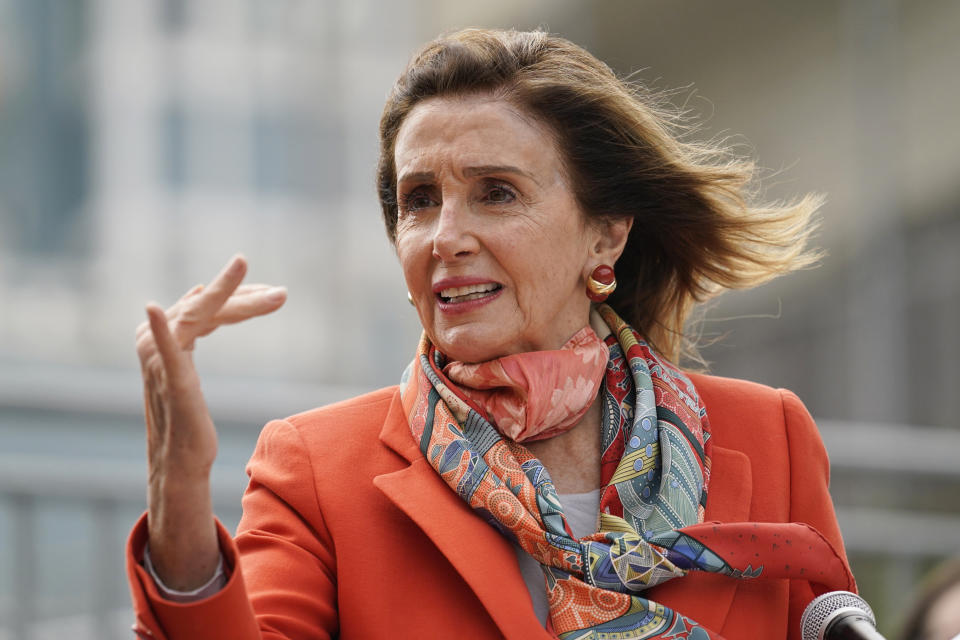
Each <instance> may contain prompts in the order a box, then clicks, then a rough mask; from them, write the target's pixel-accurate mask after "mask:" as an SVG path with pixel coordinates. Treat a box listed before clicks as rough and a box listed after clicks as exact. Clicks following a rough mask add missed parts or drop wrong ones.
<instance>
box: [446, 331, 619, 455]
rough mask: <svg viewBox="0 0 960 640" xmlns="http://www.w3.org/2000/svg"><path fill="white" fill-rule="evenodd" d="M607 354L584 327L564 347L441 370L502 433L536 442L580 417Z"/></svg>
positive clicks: (594, 391)
mask: <svg viewBox="0 0 960 640" xmlns="http://www.w3.org/2000/svg"><path fill="white" fill-rule="evenodd" d="M609 353H610V352H609V350H608V349H607V345H605V344H604V343H603V341H602V340H601V339H600V338H598V337H597V334H596V333H594V332H593V329H591V328H590V327H589V326H586V327H584V328H583V329H581V330H580V331H578V332H577V333H576V334H575V335H574V336H573V337H572V338H570V340H568V341H567V343H566V344H564V345H563V346H562V347H561V348H560V349H556V350H550V351H529V352H526V353H517V354H513V355H509V356H504V357H502V358H497V359H495V360H488V361H487V362H481V363H478V364H464V363H463V362H457V361H453V362H449V363H447V365H446V366H445V367H444V368H443V373H444V374H446V376H447V377H448V378H449V379H450V380H451V381H452V382H454V383H456V384H457V385H458V386H459V390H460V391H461V392H462V393H463V395H464V396H466V398H467V399H468V400H470V401H472V403H473V404H474V405H475V406H476V407H477V408H479V409H480V411H481V413H482V415H483V416H484V417H485V418H487V420H489V421H490V422H491V423H493V425H494V426H496V428H497V429H498V430H499V431H500V433H502V434H503V435H505V436H506V437H508V438H510V439H511V440H513V441H514V442H525V441H534V440H542V439H544V438H551V437H553V436H555V435H559V434H561V433H563V432H565V431H568V430H569V429H571V428H572V427H574V426H575V425H576V424H577V423H578V422H579V421H580V418H582V417H583V415H584V414H585V413H586V412H587V409H589V408H590V405H591V404H593V402H594V400H596V398H597V391H598V390H599V389H600V383H601V382H603V373H604V371H605V370H606V368H607V358H608V357H609Z"/></svg>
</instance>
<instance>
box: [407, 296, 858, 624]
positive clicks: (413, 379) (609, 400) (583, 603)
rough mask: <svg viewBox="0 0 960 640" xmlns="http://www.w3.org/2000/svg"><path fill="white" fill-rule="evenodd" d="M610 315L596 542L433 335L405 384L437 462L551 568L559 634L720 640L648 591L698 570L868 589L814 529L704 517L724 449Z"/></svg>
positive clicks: (679, 380) (693, 402)
mask: <svg viewBox="0 0 960 640" xmlns="http://www.w3.org/2000/svg"><path fill="white" fill-rule="evenodd" d="M597 312H598V313H599V316H600V318H602V323H598V322H597V321H596V320H597V319H596V318H594V319H593V321H592V322H591V324H593V325H595V326H596V325H598V324H599V325H600V326H601V327H602V325H603V324H605V325H606V326H607V327H608V332H609V333H607V332H605V334H606V335H604V334H600V333H599V332H598V335H600V337H601V338H604V339H605V342H606V344H607V346H608V348H609V350H610V358H609V361H608V363H607V370H606V375H605V379H604V384H603V386H602V390H601V393H602V394H603V397H602V402H603V406H602V415H603V426H602V430H603V431H602V454H601V461H600V462H601V483H602V485H601V486H602V492H601V498H600V514H599V519H598V521H599V531H598V532H597V533H594V534H591V535H589V536H585V537H583V538H580V539H577V538H574V537H573V534H572V533H571V531H570V528H569V527H568V526H567V522H566V519H565V517H564V515H563V507H562V505H561V504H560V501H559V499H558V497H557V493H556V490H555V489H554V486H553V482H552V481H551V479H550V475H549V473H547V470H546V469H545V468H544V467H543V465H542V464H541V463H540V461H539V460H537V459H536V458H535V457H534V456H533V455H532V454H531V453H530V452H529V451H528V450H527V449H526V448H525V447H523V446H522V445H520V444H518V443H516V442H514V441H512V440H509V439H507V438H505V437H503V436H502V435H501V434H500V433H499V432H498V431H497V429H496V428H495V427H494V426H493V425H492V424H490V422H488V421H487V420H486V419H485V418H484V417H483V416H482V415H481V414H480V413H479V412H478V411H476V410H475V409H474V408H472V407H471V406H470V404H469V403H468V402H467V400H466V399H465V396H464V394H463V393H462V392H461V391H460V390H458V389H457V388H456V387H455V386H454V385H453V384H452V383H451V382H450V381H449V380H448V379H447V378H446V377H445V376H444V375H443V367H444V365H445V364H446V358H445V357H444V356H443V354H441V353H440V352H439V351H437V350H436V348H435V347H434V346H433V345H432V344H431V343H430V341H429V340H428V339H427V338H426V336H424V337H423V338H422V339H421V341H420V346H419V348H418V350H417V357H416V358H415V359H414V361H413V363H411V366H410V367H409V368H408V369H407V371H406V372H405V373H404V379H403V381H402V383H401V396H402V399H403V405H404V409H405V410H406V414H407V419H408V421H409V423H410V430H411V432H412V434H413V437H414V439H415V440H416V441H417V442H418V443H419V444H420V450H421V451H422V452H423V454H424V456H425V457H426V458H427V460H428V461H429V462H430V464H431V465H432V466H433V468H434V469H436V471H437V473H439V474H440V476H441V477H442V478H443V480H444V481H445V482H446V483H447V484H448V485H449V486H450V488H451V489H453V490H454V491H455V492H456V493H457V494H458V495H459V496H460V497H461V498H462V499H463V500H464V501H466V502H467V504H469V505H470V506H471V507H472V508H473V509H474V511H475V512H476V513H477V514H478V515H479V516H481V517H482V518H484V519H485V520H486V521H488V522H489V523H490V524H491V525H493V526H494V527H496V528H497V529H498V530H499V531H500V532H501V533H502V534H503V535H504V536H505V537H506V538H507V539H509V540H510V541H511V542H514V543H516V544H517V545H519V546H520V547H521V548H522V549H523V550H524V551H526V552H527V553H529V554H530V555H531V556H532V557H533V558H534V559H535V560H537V561H538V562H539V563H540V565H541V568H542V569H543V573H544V578H545V580H546V585H547V595H548V601H549V606H550V615H549V620H548V623H547V628H548V630H550V631H552V632H553V633H554V634H555V635H557V636H558V637H559V638H563V639H565V640H567V639H570V640H573V639H576V640H580V639H596V638H600V637H616V638H621V639H628V638H630V639H641V638H664V639H666V638H670V639H679V638H720V637H721V636H720V635H718V634H717V633H716V632H714V631H711V630H709V629H705V628H704V627H702V626H701V625H699V624H697V623H696V622H695V621H693V620H691V619H689V618H687V617H685V616H683V615H682V614H680V613H678V612H676V611H673V610H671V609H669V608H668V607H665V606H663V605H660V604H658V603H656V602H653V601H652V600H648V599H646V598H644V597H643V595H642V594H643V591H644V590H645V589H647V588H649V587H652V586H654V585H657V584H660V583H662V582H665V581H667V580H670V579H672V578H677V577H681V576H684V575H686V574H687V573H688V572H689V571H691V570H698V571H708V572H711V573H719V574H723V575H727V576H730V577H731V578H741V579H753V578H802V579H809V578H810V577H811V576H817V579H816V580H814V581H815V582H818V583H819V584H820V585H821V586H822V587H824V588H825V589H850V590H853V589H855V588H856V587H855V583H854V580H853V576H852V575H851V574H850V572H849V569H848V568H847V565H846V563H845V562H844V561H843V559H842V557H841V556H840V555H839V554H838V553H837V552H836V551H835V550H834V549H833V548H832V546H831V545H830V543H829V542H828V541H827V540H826V539H825V538H824V537H823V536H822V535H821V534H820V533H819V532H817V531H816V530H815V529H813V528H812V527H810V526H809V525H805V524H800V523H791V524H785V523H753V522H743V523H706V522H703V514H704V507H705V505H706V502H707V488H708V486H709V482H710V448H711V447H710V428H709V422H708V420H707V414H706V411H705V409H704V406H703V404H702V402H700V399H699V397H698V396H697V393H696V389H694V387H693V384H692V383H691V382H690V380H689V379H688V378H687V377H686V376H685V375H683V373H681V372H680V371H679V370H677V369H676V368H674V367H672V366H671V365H669V364H668V363H667V362H665V361H664V360H662V359H660V358H659V357H658V356H657V355H656V354H655V353H654V352H653V351H652V350H651V349H650V348H649V346H648V345H647V344H646V343H645V342H644V341H643V340H642V339H641V338H640V336H639V335H638V334H637V333H636V332H635V331H634V330H633V329H632V328H631V327H630V326H629V325H627V324H626V323H625V322H623V320H621V319H620V318H619V317H618V316H617V314H616V313H614V311H613V310H612V309H610V308H609V307H607V306H605V305H600V306H598V307H597ZM801 550H802V553H801ZM747 551H749V553H747ZM747 558H749V562H746V559H747ZM606 634H614V635H606Z"/></svg>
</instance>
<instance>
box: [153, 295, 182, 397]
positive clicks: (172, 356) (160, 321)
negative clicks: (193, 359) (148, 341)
mask: <svg viewBox="0 0 960 640" xmlns="http://www.w3.org/2000/svg"><path fill="white" fill-rule="evenodd" d="M147 319H148V320H149V322H150V331H151V333H153V341H154V343H156V346H157V352H158V353H159V354H160V359H161V360H162V361H163V367H164V369H166V371H167V377H168V379H175V378H177V376H178V375H179V374H180V373H181V371H182V362H181V356H182V351H181V347H180V344H179V343H178V342H177V340H176V339H175V338H174V337H173V333H172V332H171V331H170V325H169V324H167V316H166V314H165V313H164V311H163V309H161V308H160V306H159V305H157V304H154V303H150V304H148V305H147Z"/></svg>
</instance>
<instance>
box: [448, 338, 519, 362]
mask: <svg viewBox="0 0 960 640" xmlns="http://www.w3.org/2000/svg"><path fill="white" fill-rule="evenodd" d="M445 337H446V339H441V340H439V341H434V344H435V345H437V348H438V349H440V351H441V352H443V354H444V355H446V356H447V358H449V359H450V360H459V361H460V362H466V363H474V362H486V361H487V360H493V359H494V358H499V357H500V356H503V355H506V354H507V353H508V350H506V349H505V348H504V345H503V343H502V341H500V340H496V341H487V340H484V339H483V337H482V336H478V335H477V332H476V331H472V332H471V331H466V332H463V333H462V334H461V335H456V336H445Z"/></svg>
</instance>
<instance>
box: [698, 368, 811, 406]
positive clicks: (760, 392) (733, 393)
mask: <svg viewBox="0 0 960 640" xmlns="http://www.w3.org/2000/svg"><path fill="white" fill-rule="evenodd" d="M686 375H687V376H688V377H689V378H690V381H691V382H693V386H694V387H696V389H697V393H698V394H700V397H701V398H702V399H703V402H704V404H706V405H707V410H708V411H709V404H710V400H714V401H716V400H723V401H724V402H731V401H733V402H773V403H777V404H780V403H781V402H782V396H783V394H784V393H788V394H791V395H792V392H790V391H787V390H786V389H774V388H773V387H770V386H767V385H765V384H761V383H759V382H752V381H750V380H740V379H738V378H725V377H723V376H714V375H708V374H704V373H687V374H686Z"/></svg>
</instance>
